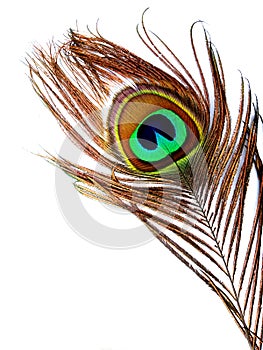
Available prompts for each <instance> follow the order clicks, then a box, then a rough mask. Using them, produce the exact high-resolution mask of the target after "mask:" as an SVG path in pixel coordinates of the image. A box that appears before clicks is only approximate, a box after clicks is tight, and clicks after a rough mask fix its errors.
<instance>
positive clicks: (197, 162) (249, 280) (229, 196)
mask: <svg viewBox="0 0 263 350" xmlns="http://www.w3.org/2000/svg"><path fill="white" fill-rule="evenodd" d="M193 28H194V25H193V26H192V27H191V31H190V39H191V46H192V49H193V56H194V60H195V62H196V65H197V68H198V72H199V78H200V81H201V84H198V83H197V82H196V80H195V79H194V78H193V76H192V75H191V73H190V72H189V71H188V70H187V69H186V67H185V66H184V65H183V63H182V62H181V61H180V60H179V58H178V57H177V56H176V55H175V54H174V53H173V52H172V50H171V49H170V48H169V47H168V46H167V45H166V44H165V43H164V41H163V40H162V39H161V38H159V37H158V36H157V35H155V34H152V33H149V32H148V30H147V29H146V27H145V24H144V19H143V18H142V23H141V29H139V28H137V31H138V34H139V37H140V38H141V40H142V41H143V43H144V44H145V45H146V46H147V47H148V48H149V50H150V51H151V52H152V53H153V54H154V55H155V56H157V57H158V58H159V60H160V61H161V63H162V64H163V65H164V67H165V68H166V71H164V70H162V69H160V68H157V67H155V66H154V65H152V64H151V63H149V62H146V61H144V60H143V59H141V58H140V57H138V56H136V55H135V54H133V53H131V52H129V51H128V50H126V49H124V48H123V47H120V46H118V45H116V44H114V43H112V42H111V41H109V40H107V39H105V38H104V37H102V36H101V35H100V34H99V32H97V33H96V34H92V33H90V35H89V36H86V35H83V34H81V33H79V32H77V31H73V30H71V31H70V33H69V39H68V41H67V42H66V43H64V44H60V45H56V44H54V43H52V44H51V45H50V46H49V48H48V50H44V49H43V48H38V47H35V50H34V54H33V55H32V56H31V57H30V58H29V59H28V65H29V69H30V77H31V81H32V84H33V87H34V89H35V91H36V92H37V94H38V95H39V96H40V98H41V99H42V100H43V101H44V103H45V104H46V105H47V106H48V108H49V109H50V111H51V112H52V113H53V115H54V116H55V118H56V119H57V121H58V123H59V125H60V126H61V128H62V129H63V130H64V132H65V133H66V135H67V136H68V137H69V138H70V139H71V140H72V142H73V143H74V144H75V145H77V146H78V147H79V148H80V149H81V150H82V151H83V152H84V153H85V155H87V156H88V157H90V158H92V159H94V160H95V161H96V162H98V163H99V164H100V165H101V166H102V169H104V170H101V171H96V170H92V169H90V168H88V167H84V166H81V165H79V164H72V163H71V162H70V161H68V160H66V159H64V158H62V157H60V156H58V157H57V158H56V157H54V156H52V155H49V154H48V155H46V159H47V160H48V161H50V162H51V163H54V164H55V165H56V166H58V167H60V168H61V169H62V170H63V171H65V172H66V173H67V174H69V175H70V176H72V177H73V178H74V180H75V183H74V184H75V187H76V189H77V190H78V191H79V192H80V193H82V194H83V195H85V196H88V197H91V198H94V199H96V200H100V201H104V202H106V203H108V204H112V205H117V206H120V207H122V208H124V209H127V210H129V211H130V212H132V213H133V214H134V215H136V216H137V217H138V218H139V219H140V220H142V221H143V222H144V223H145V225H146V226H147V227H148V228H149V229H150V230H151V231H152V233H153V235H154V236H155V237H156V238H157V239H158V240H159V241H160V242H161V243H162V244H163V245H164V246H165V247H167V248H168V249H169V250H170V251H171V252H172V254H174V255H175V256H176V257H177V258H178V259H179V260H180V261H181V262H182V263H183V264H185V265H186V266H187V267H188V268H189V269H191V270H192V271H193V272H194V274H195V275H197V276H198V277H199V278H200V279H202V281H203V282H205V283H206V284H207V285H208V286H209V287H210V288H211V289H212V290H213V291H214V292H215V293H216V294H217V295H218V296H219V298H220V299H221V301H222V302H223V303H224V305H225V306H226V308H227V309H228V311H229V312H230V314H231V315H232V317H233V318H234V320H235V322H236V324H237V326H238V327H239V328H240V330H241V332H242V333H243V334H244V336H245V337H246V339H247V341H248V343H249V346H250V348H251V349H253V350H262V348H263V342H262V339H263V311H262V296H263V248H262V243H263V242H262V222H263V217H262V215H263V166H262V159H261V157H260V153H259V151H258V133H259V124H262V119H261V117H260V114H259V108H258V103H257V100H255V101H254V102H253V101H252V94H251V89H250V86H249V84H248V83H246V82H245V80H244V78H243V76H242V75H241V92H240V105H239V110H238V111H237V113H236V115H234V116H232V115H231V114H230V111H229V107H228V103H227V98H226V87H225V79H224V72H223V67H222V63H221V59H220V56H219V54H218V52H217V50H216V49H215V47H214V46H213V44H212V43H211V40H210V38H209V35H208V33H207V32H206V30H205V29H203V30H204V39H205V47H206V52H207V56H208V61H209V65H210V76H209V77H207V76H206V75H205V74H204V72H203V69H202V65H201V63H200V61H199V58H198V54H197V50H196V47H195V42H194V38H193ZM168 57H171V59H168ZM167 71H169V73H167ZM208 78H209V79H211V78H212V85H213V86H212V88H211V87H208V84H207V80H208ZM131 91H132V93H133V95H132V96H134V94H137V95H138V96H139V94H141V93H142V91H148V92H147V94H152V95H154V97H151V98H156V95H158V96H162V98H163V97H164V99H165V103H166V104H167V103H168V102H167V101H168V100H169V106H170V102H171V101H172V102H173V103H175V104H177V107H176V108H177V109H176V111H177V110H181V111H183V112H185V113H186V114H187V113H188V115H190V116H191V118H188V119H187V120H188V121H189V120H190V119H191V120H190V121H189V123H190V124H191V123H192V124H193V123H194V124H196V125H197V127H196V130H201V131H200V132H196V135H197V136H196V137H197V138H198V142H197V144H194V147H193V149H194V151H191V152H190V151H189V153H188V152H184V153H183V152H181V153H180V157H183V161H181V160H180V159H179V160H178V159H176V158H174V157H175V156H174V155H172V156H171V152H170V153H169V152H168V153H169V154H168V158H167V159H166V158H165V159H166V162H167V164H168V163H169V164H168V165H169V166H168V168H165V169H166V170H165V171H163V167H162V160H161V161H160V162H159V163H158V162H157V163H156V164H157V165H156V164H155V166H152V165H150V167H149V164H150V162H145V161H142V160H140V162H138V160H134V162H133V161H130V160H129V159H126V158H125V154H124V153H125V147H128V146H123V148H122V149H121V151H120V149H119V144H120V143H121V141H120V139H117V140H116V138H115V137H114V130H113V129H114V125H115V124H114V125H113V124H112V123H113V122H114V120H115V119H114V118H115V115H116V114H117V111H118V108H120V107H119V106H120V105H121V106H122V104H123V103H124V102H123V101H124V100H125V98H126V99H129V96H130V94H131ZM149 91H150V92H149ZM113 92H116V93H115V95H114V96H113ZM137 95H136V96H137ZM142 97H143V98H142V101H141V100H140V103H144V105H146V104H147V103H148V102H147V101H148V100H147V101H146V99H145V96H144V95H143V96H142ZM132 98H134V97H132ZM136 98H137V97H136ZM138 98H140V96H139V97H138ZM155 101H161V100H155ZM109 102H111V103H112V107H111V108H110V111H109V119H110V121H109V120H107V121H105V120H104V118H103V115H102V113H101V110H102V109H103V108H104V107H105V105H107V104H108V103H109ZM146 102H147V103H146ZM151 103H152V102H151ZM156 103H157V102H154V104H156ZM158 103H159V102H158ZM162 103H163V102H162ZM148 104H149V103H148ZM152 104H153V103H152ZM178 106H179V107H180V108H179V107H178ZM125 108H126V107H125ZM127 108H128V107H127ZM132 108H134V107H132V106H131V111H132V110H133V109H132ZM140 108H142V106H141V105H140ZM169 108H170V107H169ZM169 108H168V107H167V108H166V110H167V109H169ZM178 108H179V109H178ZM162 110H163V109H162ZM158 111H160V110H158ZM154 113H155V112H154ZM158 113H159V112H158ZM178 113H179V112H178ZM178 113H177V114H178ZM155 114H156V113H155ZM159 114H160V113H159ZM159 114H158V115H159ZM149 115H150V114H149ZM150 117H152V115H150ZM120 118H121V117H120ZM127 118H128V117H127ZM130 118H133V117H130ZM156 118H157V117H156ZM156 118H155V119H156ZM171 118H174V116H171ZM152 119H153V118H152ZM131 120H132V121H130V122H129V123H130V124H132V123H134V121H133V119H131ZM173 120H174V119H170V121H171V122H172V121H173ZM177 122H178V121H177ZM76 123H77V125H78V127H76V126H75V124H76ZM130 124H129V125H130ZM190 124H189V125H190ZM192 124H191V125H192ZM116 125H117V128H118V124H116ZM191 127H192V126H191ZM147 128H148V129H147ZM187 128H188V126H187ZM126 129H127V127H126V126H125V124H124V129H123V130H124V131H123V132H125V130H126ZM137 129H138V130H139V131H140V132H141V133H143V132H146V131H147V132H150V131H151V135H152V130H154V132H155V134H154V135H155V136H156V135H157V134H158V133H159V134H158V135H160V134H161V131H160V130H157V129H156V128H155V129H151V130H150V131H149V125H147V124H144V125H143V127H141V126H140V128H139V127H138V128H137ZM138 130H137V132H139V131H138ZM145 130H146V131H145ZM156 130H157V131H156ZM187 130H188V129H187ZM193 130H194V127H193ZM147 135H148V134H147ZM162 135H164V136H165V137H167V138H168V136H169V135H168V136H167V134H164V132H162ZM147 137H148V136H147ZM152 137H153V136H152ZM144 141H145V140H144ZM166 141H167V140H166ZM155 142H156V144H155V145H154V147H157V141H156V140H155ZM192 146H193V144H192ZM187 147H188V146H187ZM181 148H182V149H183V147H181ZM163 151H164V148H162V150H161V152H163ZM175 153H176V152H175ZM127 158H128V157H127ZM136 161H137V163H136ZM154 169H155V170H154ZM167 169H168V170H167ZM153 170H154V171H153ZM251 185H253V187H254V188H256V191H255V192H252V188H251ZM145 189H147V196H146V198H145ZM248 219H250V220H248ZM247 220H248V221H247Z"/></svg>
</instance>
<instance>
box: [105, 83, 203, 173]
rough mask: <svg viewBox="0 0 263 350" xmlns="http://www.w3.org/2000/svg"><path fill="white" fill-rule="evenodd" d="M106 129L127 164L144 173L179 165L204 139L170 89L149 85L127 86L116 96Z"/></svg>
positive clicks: (190, 115) (167, 169) (196, 125)
mask: <svg viewBox="0 0 263 350" xmlns="http://www.w3.org/2000/svg"><path fill="white" fill-rule="evenodd" d="M109 131H110V139H111V142H112V143H116V144H117V146H118V150H119V151H120V153H121V154H122V156H123V158H124V159H125V161H126V163H127V165H128V166H129V167H130V168H132V169H136V170H139V171H143V172H147V173H154V172H156V171H162V172H163V171H169V169H171V167H174V166H175V164H176V163H179V164H182V163H183V162H185V161H186V158H187V159H188V158H189V156H191V154H193V153H194V151H195V149H196V148H197V147H198V145H199V144H200V143H201V142H202V139H203V135H202V134H203V131H202V125H201V124H200V122H198V119H197V118H196V116H195V115H194V114H193V112H192V111H191V110H190V109H189V108H188V107H186V106H185V105H184V104H183V103H182V102H181V101H179V100H178V99H177V98H175V96H174V93H173V91H171V90H167V89H166V90H165V89H162V88H158V87H154V88H153V87H152V86H151V87H147V86H137V87H136V88H126V89H124V90H123V91H122V92H121V93H120V94H118V95H117V96H116V98H115V100H114V103H113V106H112V108H111V111H110V114H109Z"/></svg>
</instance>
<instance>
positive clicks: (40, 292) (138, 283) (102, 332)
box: [0, 0, 263, 350]
mask: <svg viewBox="0 0 263 350" xmlns="http://www.w3.org/2000/svg"><path fill="white" fill-rule="evenodd" d="M148 6H150V7H151V10H150V12H149V13H148V15H147V23H148V27H149V28H150V29H152V30H153V31H155V32H156V33H158V34H159V35H160V36H161V37H162V38H164V39H165V40H166V41H168V43H169V45H170V47H171V48H172V49H173V50H174V51H176V53H178V55H179V56H180V57H182V58H183V59H184V60H186V61H187V62H188V61H189V56H188V52H189V46H188V45H189V37H188V31H189V27H190V25H191V24H192V22H193V21H195V20H198V19H202V20H204V21H206V22H207V23H208V25H207V28H208V30H209V32H210V34H211V35H212V38H213V41H214V43H215V44H216V46H217V48H218V49H219V51H220V53H221V56H222V59H223V62H224V64H225V67H226V72H227V75H228V76H227V77H228V84H229V85H228V86H229V94H231V91H232V89H235V91H236V89H238V90H239V86H238V79H237V77H238V73H237V69H240V70H241V71H242V72H243V74H244V75H245V76H246V77H248V78H249V79H250V82H251V85H252V88H253V91H255V92H256V93H257V95H258V97H259V99H260V101H263V96H262V95H263V93H262V80H261V79H262V61H263V60H262V59H263V57H262V50H261V48H262V24H261V23H262V3H261V1H255V0H250V1H243V0H242V1H229V0H228V1H226V0H222V1H220V2H219V1H218V2H212V1H204V0H203V1H202V0H201V1H194V0H192V1H191V0H185V1H169V0H162V1H159V2H154V1H151V0H149V1H144V0H141V1H131V2H125V1H116V0H113V1H108V2H106V1H102V0H96V1H89V0H86V1H81V0H74V1H68V0H65V1H60V0H59V1H55V0H53V1H50V0H45V1H41V2H40V1H27V0H25V1H20V2H19V1H9V2H8V3H7V2H4V5H1V7H2V9H1V21H0V26H1V46H0V48H1V55H0V59H1V65H0V67H1V68H0V69H1V75H0V87H1V138H0V142H1V175H0V176H1V204H2V209H1V236H0V333H1V334H0V348H1V349H3V350H11V349H12V350H14V349H27V350H36V349H39V350H42V349H43V350H44V349H45V350H47V349H48V350H60V349H61V350H62V349H63V350H69V349H72V350H73V349H74V350H84V349H85V350H160V349H165V350H172V349H184V350H190V349H202V350H206V349H207V350H208V349H209V350H211V349H213V350H222V349H238V350H245V349H248V346H247V343H246V341H245V340H244V339H243V336H242V335H241V333H239V330H238V329H237V328H236V325H235V324H234V322H233V320H232V319H231V317H230V316H229V314H228V313H227V311H226V310H225V309H224V307H223V306H222V305H221V303H220V301H219V299H218V298H217V297H216V296H215V295H214V294H213V293H212V292H211V291H210V290H209V289H208V288H207V287H205V286H204V285H203V284H202V283H201V282H200V281H199V280H198V279H197V278H196V277H195V276H194V275H193V274H192V273H191V272H189V271H188V270H187V269H186V268H185V267H183V266H182V265H181V264H180V263H179V262H178V261H177V260H176V259H175V257H174V256H172V255H171V254H170V253H169V252H168V251H167V250H166V249H165V248H164V247H162V246H161V245H160V244H159V242H157V241H152V242H151V243H150V244H147V245H145V246H142V247H139V248H136V249H130V250H122V251H116V250H109V249H104V248H100V247H97V246H94V245H92V244H90V243H88V242H87V241H85V240H83V239H81V238H80V237H79V236H78V235H76V234H75V233H74V232H73V231H72V230H71V229H70V228H69V227H68V226H67V224H66V222H65V221H64V219H63V217H62V215H61V213H60V211H59V209H58V205H57V202H56V195H55V187H54V168H53V167H51V166H50V165H48V164H47V163H45V162H44V161H43V160H41V159H38V158H37V157H35V156H34V155H32V154H31V153H30V151H33V152H37V151H40V150H41V149H40V145H41V146H43V147H44V148H46V149H48V150H49V151H51V152H55V151H58V150H59V147H60V145H61V142H62V140H63V135H61V133H60V132H59V130H58V127H57V124H56V123H55V122H54V121H53V119H52V116H51V115H50V113H49V112H48V111H47V110H46V108H45V107H44V106H43V105H42V104H41V103H40V101H39V100H38V98H37V96H36V95H35V94H34V93H33V91H32V88H31V86H30V83H29V82H28V79H27V77H26V73H27V70H26V67H25V66H24V65H23V63H22V62H23V61H24V57H25V54H26V52H31V51H32V45H33V43H35V42H40V43H41V44H43V45H44V44H45V43H46V42H47V41H49V40H50V39H52V37H54V38H58V39H61V38H62V37H63V34H65V33H66V31H67V29H68V28H69V27H75V22H76V20H77V21H78V23H79V25H80V27H85V25H86V24H89V25H90V26H91V27H92V26H94V25H95V22H96V19H97V18H98V17H100V28H101V32H102V33H103V34H104V35H105V36H106V37H107V38H109V39H111V40H113V41H116V42H117V43H119V44H122V45H124V46H126V47H127V48H129V49H131V50H133V51H134V52H135V53H138V54H142V55H144V57H146V58H148V59H149V60H151V55H150V54H149V53H146V50H144V49H143V48H142V44H141V43H140V42H139V39H138V38H137V36H136V33H135V25H136V24H137V23H138V22H139V21H140V16H141V13H142V11H143V10H144V9H145V8H146V7H148ZM184 48H185V50H184ZM187 50H188V51H187ZM186 52H187V54H186ZM147 55H148V56H147ZM184 55H185V56H184ZM186 56H187V57H186ZM232 74H233V77H235V79H237V80H236V81H237V85H236V84H234V83H233V82H235V79H232ZM233 94H236V93H235V92H233ZM260 103H261V105H262V102H260Z"/></svg>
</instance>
